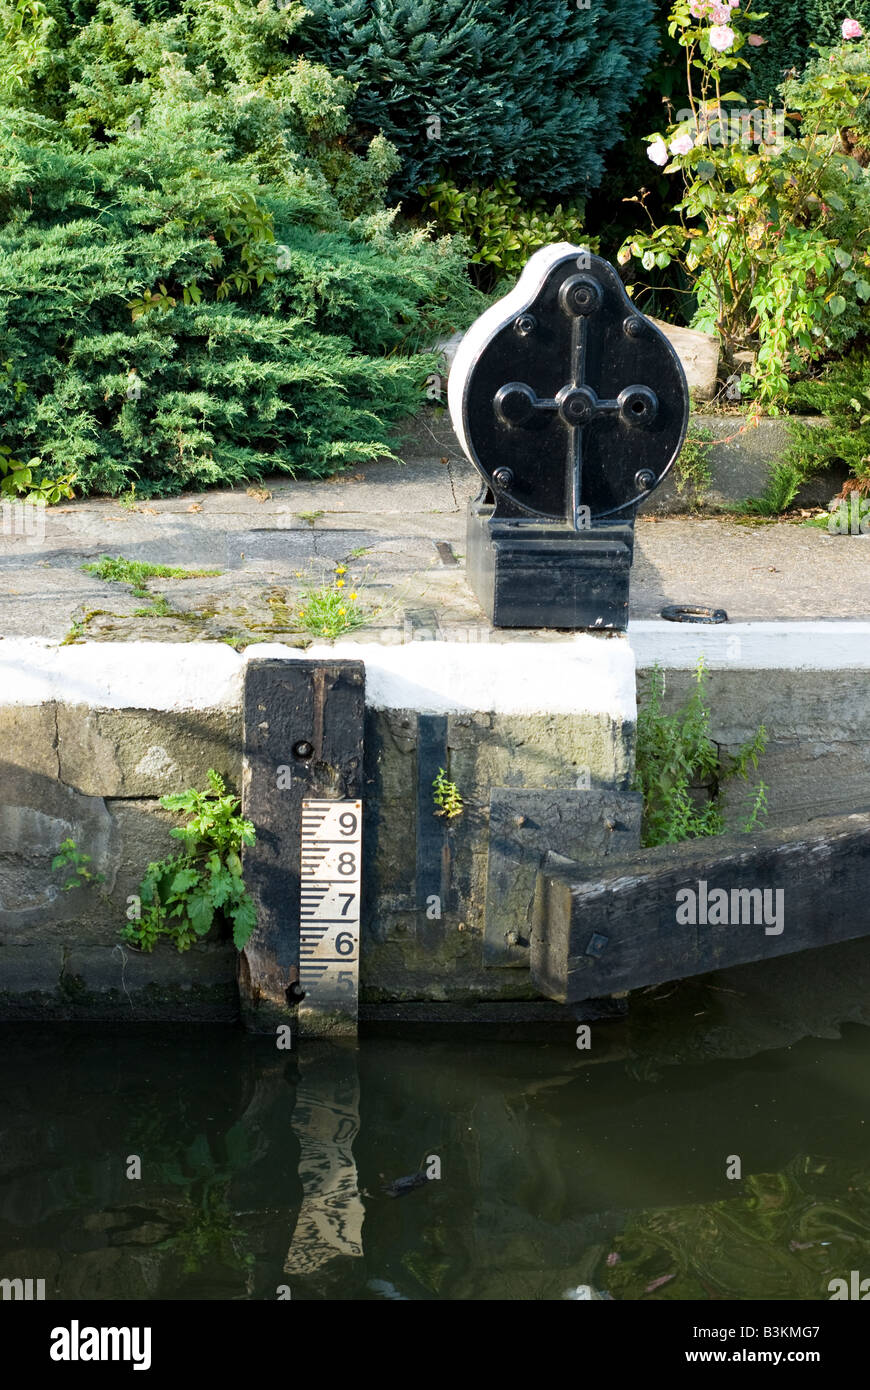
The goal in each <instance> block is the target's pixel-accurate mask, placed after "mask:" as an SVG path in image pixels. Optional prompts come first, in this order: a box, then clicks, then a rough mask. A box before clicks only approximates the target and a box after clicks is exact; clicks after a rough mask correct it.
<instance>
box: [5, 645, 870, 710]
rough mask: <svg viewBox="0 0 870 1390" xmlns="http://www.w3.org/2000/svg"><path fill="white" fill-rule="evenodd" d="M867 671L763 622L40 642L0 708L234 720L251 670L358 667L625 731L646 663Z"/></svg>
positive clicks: (393, 698) (11, 650) (451, 699)
mask: <svg viewBox="0 0 870 1390" xmlns="http://www.w3.org/2000/svg"><path fill="white" fill-rule="evenodd" d="M702 654H703V656H704V659H705V663H706V665H707V666H708V667H709V668H710V669H711V670H712V669H717V668H718V669H734V668H735V667H736V668H741V669H744V670H753V669H754V670H764V671H768V670H815V671H818V670H823V671H834V670H850V669H852V670H855V669H858V670H866V669H868V668H870V622H862V621H858V620H852V621H842V622H833V621H831V622H760V623H723V624H719V625H715V626H705V625H700V624H688V623H687V624H680V623H669V622H664V621H658V620H649V621H638V622H632V623H631V624H630V625H629V629H628V634H627V636H624V635H616V634H607V635H605V634H603V633H602V634H594V633H576V634H573V635H567V636H566V637H565V639H564V640H563V641H551V642H535V641H522V640H518V641H514V642H507V643H482V644H480V645H475V644H467V643H464V642H446V641H435V642H414V641H411V642H406V643H404V644H402V645H400V646H381V645H379V644H377V643H358V642H348V641H340V642H338V643H336V644H334V645H333V644H332V643H328V642H324V643H316V644H314V645H312V646H311V647H309V648H307V650H305V651H301V650H300V649H298V648H295V647H288V646H284V645H283V644H281V643H256V644H254V645H252V646H249V647H247V648H246V649H245V651H244V652H242V653H240V652H236V651H234V650H233V649H232V648H231V647H229V646H227V645H226V644H225V643H221V642H214V643H212V642H195V643H189V644H184V643H172V642H170V643H161V642H117V643H110V642H94V643H86V644H84V645H74V644H70V645H69V646H64V645H62V644H59V643H57V642H50V641H48V640H46V639H43V638H7V639H5V640H3V641H2V642H0V707H3V706H34V705H42V704H47V703H51V702H57V703H60V704H67V705H87V706H88V707H90V708H91V709H150V710H164V711H168V710H190V709H213V710H214V709H217V710H220V709H227V710H228V709H232V708H237V707H238V706H239V705H240V703H241V698H242V685H243V679H244V670H245V666H246V664H247V663H248V662H249V661H256V660H264V659H271V660H275V659H279V660H286V661H300V660H312V659H319V660H336V659H345V660H347V659H349V660H357V661H362V662H363V663H364V665H365V668H366V703H367V704H368V705H369V707H370V708H374V709H412V710H418V711H419V712H421V713H427V714H450V713H463V712H475V711H486V712H490V713H495V714H505V715H522V714H577V715H583V714H589V715H593V716H605V717H610V718H612V719H614V720H617V721H628V722H631V721H633V720H634V719H635V717H636V702H635V669H636V668H638V669H641V670H643V669H647V668H649V667H651V666H653V665H654V664H655V663H656V662H658V663H659V665H660V666H662V667H664V668H667V669H672V670H688V669H691V668H693V667H694V666H695V664H696V662H697V660H698V657H699V656H700V655H702Z"/></svg>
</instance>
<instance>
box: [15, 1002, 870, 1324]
mask: <svg viewBox="0 0 870 1390" xmlns="http://www.w3.org/2000/svg"><path fill="white" fill-rule="evenodd" d="M0 1057H2V1063H3V1074H4V1078H5V1080H4V1087H3V1095H2V1101H0V1278H15V1277H22V1278H44V1279H45V1280H46V1296H47V1297H48V1298H52V1297H54V1298H58V1297H66V1298H122V1299H151V1298H172V1299H199V1298H208V1299H248V1298H255V1299H274V1298H275V1297H276V1296H277V1290H278V1289H279V1288H282V1287H283V1286H286V1285H288V1284H289V1285H290V1288H291V1291H292V1298H293V1299H294V1300H298V1299H303V1300H305V1299H323V1298H332V1299H388V1300H403V1299H410V1300H426V1299H429V1300H439V1299H494V1298H495V1299H520V1300H522V1299H533V1298H545V1299H560V1298H562V1297H563V1295H564V1293H565V1291H566V1290H567V1289H576V1288H577V1287H578V1286H581V1285H590V1286H591V1287H592V1288H594V1289H596V1290H598V1291H600V1292H601V1293H603V1294H609V1295H610V1296H612V1297H613V1298H614V1299H617V1300H619V1299H628V1300H635V1299H700V1300H715V1299H721V1298H735V1299H750V1300H751V1299H756V1298H774V1299H786V1298H798V1299H806V1300H813V1299H826V1298H828V1297H829V1290H828V1284H829V1282H830V1280H831V1279H833V1278H846V1279H848V1277H849V1272H850V1271H851V1270H853V1269H855V1270H858V1271H860V1272H861V1274H862V1277H870V1156H868V1153H867V1143H866V1140H867V1128H866V1124H865V1117H866V1115H867V1114H868V1110H870V1105H868V1102H870V1067H868V1061H870V1030H868V1029H863V1028H859V1027H850V1028H849V1029H848V1030H847V1033H846V1036H845V1037H844V1038H843V1039H842V1040H840V1041H833V1042H832V1041H806V1042H803V1043H800V1044H798V1045H796V1046H794V1047H792V1048H789V1049H783V1050H782V1051H780V1052H768V1053H765V1054H763V1055H761V1056H759V1057H756V1058H752V1059H749V1060H741V1061H711V1062H700V1063H694V1064H692V1065H671V1066H669V1065H666V1064H665V1062H664V1061H662V1059H661V1058H659V1062H658V1065H656V1066H641V1065H638V1062H637V1059H634V1060H632V1059H631V1058H630V1057H624V1056H623V1057H621V1056H619V1055H618V1054H617V1053H616V1052H614V1053H612V1054H611V1057H612V1060H610V1061H607V1060H604V1059H603V1058H602V1060H600V1061H599V1064H598V1065H590V1061H591V1060H593V1059H590V1058H589V1057H588V1056H586V1057H584V1056H583V1054H581V1053H579V1052H578V1051H577V1049H576V1047H575V1046H574V1036H573V1032H572V1033H570V1034H569V1035H568V1036H567V1037H566V1038H564V1039H561V1038H557V1039H555V1040H552V1041H549V1040H548V1041H545V1042H531V1041H515V1042H512V1043H501V1044H496V1043H488V1042H484V1041H481V1036H480V1034H479V1033H475V1034H474V1035H473V1038H471V1039H461V1040H455V1041H454V1040H450V1041H445V1040H444V1033H443V1032H439V1033H437V1034H424V1033H419V1032H418V1033H411V1034H406V1035H405V1036H398V1035H395V1034H391V1035H390V1036H389V1037H388V1038H379V1037H374V1036H373V1037H370V1038H368V1039H365V1040H363V1041H362V1042H361V1043H360V1044H358V1045H357V1044H354V1043H347V1042H341V1043H335V1044H328V1043H313V1042H310V1043H307V1044H306V1045H305V1046H304V1048H302V1049H301V1050H300V1052H299V1053H294V1054H293V1055H292V1056H289V1057H288V1056H287V1055H286V1054H283V1053H281V1054H278V1053H277V1052H276V1049H275V1047H274V1043H273V1042H272V1041H271V1040H266V1039H252V1038H248V1037H245V1036H244V1035H243V1034H241V1033H237V1032H235V1031H232V1030H226V1031H223V1030H220V1031H218V1030H215V1031H212V1030H207V1031H205V1030H176V1031H169V1030H166V1029H157V1030H153V1031H150V1032H149V1031H143V1032H141V1033H133V1032H131V1031H129V1030H128V1031H125V1032H121V1031H115V1032H111V1033H110V1032H108V1031H105V1032H99V1033H92V1034H91V1035H90V1036H87V1035H85V1034H84V1033H82V1032H80V1031H76V1030H74V1029H71V1030H69V1031H68V1032H62V1030H59V1029H57V1028H54V1029H52V1031H51V1033H50V1034H49V1033H47V1032H44V1033H43V1032H41V1031H40V1030H37V1029H33V1028H30V1029H16V1030H6V1031H5V1032H4V1033H2V1034H0ZM867 1123H870V1122H867ZM132 1154H136V1155H139V1157H140V1158H141V1163H142V1177H141V1179H140V1180H131V1179H129V1178H128V1177H127V1171H128V1158H129V1156H130V1155H132ZM421 1155H423V1156H430V1155H437V1157H438V1158H439V1160H440V1165H441V1176H440V1178H438V1179H435V1180H432V1181H426V1182H421V1183H418V1184H410V1185H408V1184H405V1185H402V1184H399V1186H398V1187H397V1186H396V1180H397V1179H400V1178H402V1177H404V1176H406V1175H409V1174H412V1173H414V1172H415V1170H418V1169H419V1166H420V1163H421ZM735 1155H736V1156H739V1158H740V1160H741V1164H742V1173H743V1176H742V1177H741V1178H739V1179H731V1178H729V1177H728V1176H727V1174H728V1171H729V1163H730V1160H731V1159H733V1157H734V1156H735ZM732 1167H733V1165H732ZM405 1189H407V1190H405ZM397 1191H399V1192H401V1193H402V1195H399V1196H391V1195H389V1193H390V1192H397Z"/></svg>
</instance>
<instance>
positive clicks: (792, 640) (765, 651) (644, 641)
mask: <svg viewBox="0 0 870 1390" xmlns="http://www.w3.org/2000/svg"><path fill="white" fill-rule="evenodd" d="M628 640H629V643H630V645H631V648H632V651H633V652H634V656H635V661H636V663H637V666H638V669H639V670H645V669H646V668H648V667H650V666H653V665H655V663H656V662H658V664H659V666H661V667H662V668H664V669H670V670H689V669H691V668H693V667H694V666H695V664H696V662H697V660H698V657H699V656H702V655H703V657H704V663H705V665H706V666H707V667H708V668H709V669H710V670H717V669H720V670H721V669H733V668H735V667H737V668H738V669H743V670H756V671H841V670H867V669H868V668H870V622H862V621H860V620H858V619H846V620H844V621H842V622H837V621H833V620H832V621H829V622H824V621H819V622H800V621H790V622H761V623H717V624H711V625H707V624H701V623H672V622H666V621H664V620H662V619H652V618H650V619H645V620H642V621H637V622H630V623H629V625H628Z"/></svg>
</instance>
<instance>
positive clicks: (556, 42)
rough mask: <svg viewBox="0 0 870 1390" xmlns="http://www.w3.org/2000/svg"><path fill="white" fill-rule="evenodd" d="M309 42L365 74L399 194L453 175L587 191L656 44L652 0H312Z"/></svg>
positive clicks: (366, 98) (360, 119)
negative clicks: (585, 2) (396, 166)
mask: <svg viewBox="0 0 870 1390" xmlns="http://www.w3.org/2000/svg"><path fill="white" fill-rule="evenodd" d="M306 8H307V9H308V10H309V11H310V12H311V15H312V18H311V19H309V20H306V21H305V23H304V28H303V33H304V35H305V37H306V41H307V42H308V43H310V44H312V45H313V46H314V47H315V49H316V51H317V53H318V55H319V57H320V58H321V60H322V61H323V62H325V63H327V64H328V65H329V67H330V68H331V69H332V70H333V71H335V72H338V73H341V74H342V75H343V76H345V77H346V78H347V80H348V81H349V82H352V83H355V84H357V90H356V95H355V97H354V101H353V106H352V108H351V109H352V112H353V115H354V118H355V120H356V122H357V124H358V126H360V127H361V128H362V129H363V130H366V129H368V130H371V131H378V130H380V131H382V132H383V134H384V135H385V136H386V138H387V139H388V140H389V141H390V142H391V144H393V145H395V147H396V149H397V150H398V151H399V154H400V155H401V158H402V166H401V170H400V172H399V175H398V176H397V177H396V178H395V179H394V181H393V185H392V187H393V189H394V191H396V192H397V193H399V194H401V195H402V196H405V195H407V194H412V193H414V192H415V190H416V189H417V188H418V187H419V185H420V184H432V183H437V182H438V181H439V179H441V178H448V179H452V180H454V181H456V182H457V183H459V184H462V183H464V182H468V181H476V182H478V183H480V184H482V185H485V186H490V185H492V184H493V182H494V180H495V179H497V178H502V179H513V180H515V181H516V184H517V185H518V187H519V190H520V192H521V193H522V194H523V195H527V196H533V195H537V194H542V195H544V196H550V195H556V196H559V195H563V194H565V195H569V196H574V197H579V196H582V195H583V193H584V192H586V191H587V190H588V189H590V188H595V187H596V186H597V185H598V184H599V183H600V181H601V177H602V174H603V170H604V161H603V156H604V154H605V152H606V151H607V150H608V149H609V148H610V147H611V146H612V145H613V144H614V143H615V142H616V141H617V140H618V138H619V134H620V123H621V121H622V119H623V118H624V116H625V114H626V112H627V111H628V110H629V109H630V107H631V103H632V101H633V99H634V97H635V96H636V95H637V93H638V91H639V89H640V85H641V82H642V81H643V77H644V74H645V73H646V71H647V69H648V68H649V66H650V63H651V62H652V59H653V56H654V54H655V51H656V44H657V40H656V34H655V23H654V13H655V5H654V3H653V0H611V3H609V4H607V5H602V4H593V5H589V6H588V7H581V6H579V5H577V4H576V3H574V0H558V2H557V3H553V0H507V3H506V0H306Z"/></svg>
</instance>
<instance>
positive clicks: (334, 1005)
mask: <svg viewBox="0 0 870 1390" xmlns="http://www.w3.org/2000/svg"><path fill="white" fill-rule="evenodd" d="M361 848H362V802H361V801H313V800H312V801H303V802H302V850H301V874H300V883H301V887H300V923H299V984H300V987H301V989H302V991H303V993H304V995H305V997H304V999H303V1000H302V1002H301V1003H300V1005H299V1031H300V1033H302V1034H305V1033H307V1034H309V1035H312V1034H318V1035H322V1034H324V1033H355V1032H356V1027H357V1014H358V1001H359V937H360V925H359V923H360V863H361V858H362V856H361Z"/></svg>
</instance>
